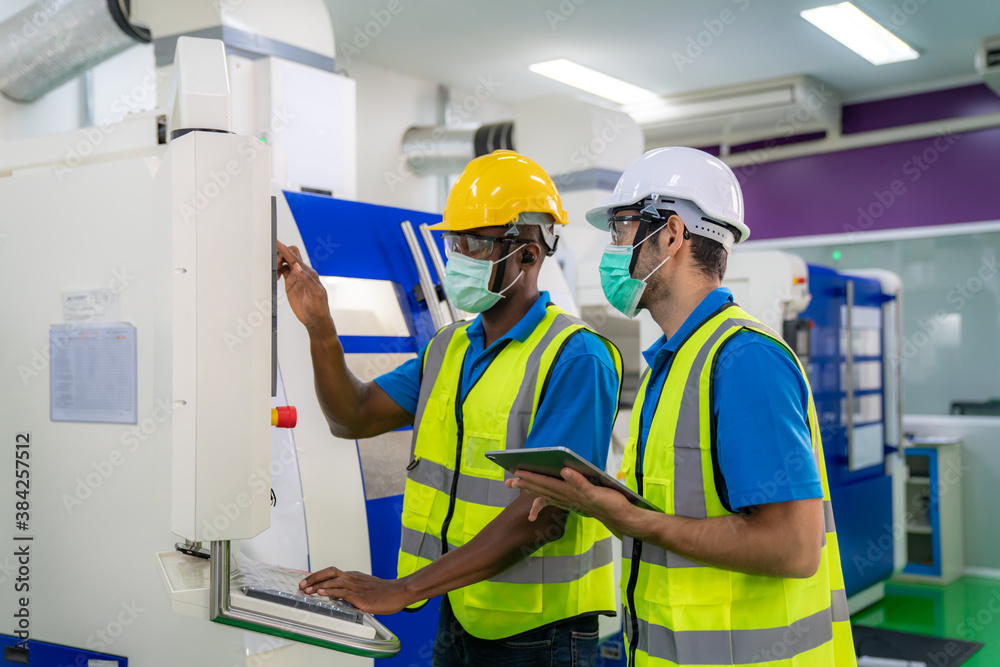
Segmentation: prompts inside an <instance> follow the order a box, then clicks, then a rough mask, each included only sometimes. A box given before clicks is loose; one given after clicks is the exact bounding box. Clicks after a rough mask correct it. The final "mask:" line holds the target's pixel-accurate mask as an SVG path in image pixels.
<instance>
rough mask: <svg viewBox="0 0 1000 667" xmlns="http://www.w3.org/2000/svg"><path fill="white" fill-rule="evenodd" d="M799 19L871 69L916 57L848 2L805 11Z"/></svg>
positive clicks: (911, 50) (915, 53) (895, 38)
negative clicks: (850, 52)
mask: <svg viewBox="0 0 1000 667" xmlns="http://www.w3.org/2000/svg"><path fill="white" fill-rule="evenodd" d="M799 15H800V16H801V17H802V18H804V19H805V20H806V21H809V22H810V23H812V24H813V25H814V26H816V27H817V28H819V29H820V30H822V31H823V32H825V33H826V34H828V35H830V37H833V38H834V39H835V40H837V41H838V42H840V43H841V44H843V45H844V46H846V47H847V48H849V49H850V50H852V51H854V52H855V53H857V54H858V55H859V56H861V57H862V58H864V59H865V60H867V61H868V62H870V63H872V64H873V65H885V64H887V63H898V62H900V61H903V60H913V59H915V58H917V57H919V56H920V54H919V53H917V52H916V51H914V50H913V49H912V48H910V46H909V45H908V44H907V43H906V42H904V41H902V40H901V39H899V38H898V37H896V36H895V35H893V34H892V33H891V32H889V31H888V30H886V29H885V28H883V27H882V26H881V25H879V24H878V23H876V22H875V21H874V20H872V19H871V17H869V16H868V15H867V14H865V13H864V12H863V11H861V10H860V9H858V8H857V7H855V6H854V5H852V4H851V3H849V2H842V3H840V4H839V5H828V6H826V7H817V8H816V9H807V10H805V11H803V12H799Z"/></svg>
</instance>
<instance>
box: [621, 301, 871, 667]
mask: <svg viewBox="0 0 1000 667" xmlns="http://www.w3.org/2000/svg"><path fill="white" fill-rule="evenodd" d="M742 329H749V330H752V331H756V332H759V333H761V334H763V335H765V336H767V337H769V338H771V339H773V340H774V341H775V342H777V343H778V344H779V345H781V346H782V347H783V348H784V349H785V350H787V351H788V354H789V355H790V356H791V357H792V358H793V359H796V357H795V354H794V353H792V351H791V350H790V349H788V347H787V346H786V345H785V344H784V342H783V341H782V340H781V337H780V336H778V334H776V333H775V332H774V331H772V330H771V329H769V328H767V327H766V326H765V325H764V324H763V323H761V322H760V321H759V320H756V319H754V318H753V317H752V316H750V315H749V314H747V313H746V312H745V311H743V310H742V309H740V308H739V307H737V306H735V304H732V303H730V304H727V305H726V306H723V307H722V308H721V309H719V310H718V311H716V312H715V313H714V314H713V315H711V316H709V317H708V318H707V319H706V320H705V321H704V322H702V323H701V324H700V325H699V327H698V328H697V329H696V330H695V331H693V332H692V333H691V334H690V335H689V336H688V338H687V339H686V340H685V341H684V342H683V343H681V345H680V347H679V348H678V350H677V351H676V352H675V353H674V358H673V360H672V362H671V365H670V369H669V371H668V372H667V378H666V381H665V384H664V387H663V393H662V394H661V397H660V400H659V403H657V406H656V412H655V415H654V417H653V422H652V424H650V430H649V441H648V442H647V443H646V447H645V453H644V455H643V457H642V462H641V463H642V468H641V471H637V467H638V465H637V452H638V451H641V449H640V446H639V439H640V438H641V436H642V427H643V425H642V405H643V402H644V401H645V398H646V387H647V385H648V383H649V374H648V373H647V374H646V377H645V378H644V379H643V381H642V383H641V384H640V387H639V393H638V395H637V397H636V401H635V406H634V407H633V411H632V420H631V423H630V427H629V439H628V443H627V445H626V449H625V457H624V462H623V465H622V471H623V472H624V473H625V475H626V478H627V484H628V486H629V488H631V489H633V490H635V491H637V492H639V493H641V494H642V495H643V496H644V497H646V498H647V499H648V500H650V501H651V502H652V503H654V504H655V505H657V506H659V507H662V508H663V509H664V510H665V511H666V513H667V514H673V515H677V516H685V517H690V518H694V519H705V518H708V517H718V516H725V515H728V514H730V512H729V511H728V510H727V509H726V508H725V507H724V506H723V504H722V500H721V499H720V496H719V492H718V488H717V487H716V474H717V472H718V471H717V469H716V464H715V463H714V462H713V445H714V442H713V440H714V436H715V432H714V428H713V418H712V374H713V370H714V366H715V361H716V359H717V357H718V353H719V350H720V349H721V348H722V346H723V345H725V343H726V341H728V340H729V339H730V338H732V337H733V336H734V335H735V334H736V333H738V332H739V331H741V330H742ZM796 363H798V362H797V359H796ZM799 370H800V371H802V366H801V364H800V365H799ZM802 374H803V377H805V372H804V371H802ZM807 386H808V384H807ZM754 390H755V389H754V387H747V391H754ZM809 430H810V432H811V433H812V445H813V454H814V456H815V458H816V463H817V465H818V468H819V475H820V479H821V480H822V485H823V506H824V509H825V522H826V536H825V538H826V539H825V540H824V544H823V549H822V557H821V561H820V565H819V569H818V571H817V572H816V574H815V575H813V576H812V577H809V578H808V579H782V578H777V577H764V576H755V575H750V574H742V573H739V572H731V571H728V570H721V569H717V568H714V567H709V566H706V565H701V564H699V563H695V562H692V561H690V560H687V559H686V558H683V557H681V556H679V555H678V554H675V553H672V552H670V551H668V550H666V549H663V548H661V547H658V546H655V545H652V544H648V543H644V542H641V541H640V540H634V539H632V538H630V537H626V538H625V539H624V540H623V544H622V576H621V593H622V601H623V605H624V607H625V619H624V626H625V633H626V637H627V641H626V646H627V647H628V650H629V656H630V661H629V663H630V664H631V665H651V666H652V665H655V666H657V667H659V666H665V665H699V666H706V665H756V666H760V665H767V666H769V667H800V666H801V667H833V666H836V667H841V666H843V665H852V666H853V665H855V664H856V661H855V657H854V644H853V641H852V639H851V626H850V618H849V614H848V611H847V597H846V595H845V593H844V577H843V572H842V571H841V569H840V552H839V551H838V547H837V533H836V530H835V528H834V524H833V510H832V509H831V506H830V489H829V486H828V484H827V479H826V465H825V463H824V459H823V444H822V442H821V441H820V429H819V422H818V420H817V418H816V408H815V406H814V405H813V400H812V393H811V390H810V395H809ZM637 472H640V473H641V474H637Z"/></svg>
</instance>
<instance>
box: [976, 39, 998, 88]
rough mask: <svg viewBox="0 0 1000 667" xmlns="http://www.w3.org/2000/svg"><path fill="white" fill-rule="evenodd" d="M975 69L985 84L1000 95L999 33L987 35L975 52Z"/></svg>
mask: <svg viewBox="0 0 1000 667" xmlns="http://www.w3.org/2000/svg"><path fill="white" fill-rule="evenodd" d="M976 71H977V72H979V76H981V77H983V81H984V82H985V83H986V85H987V86H989V87H990V88H992V89H993V92H995V93H996V94H997V95H1000V35H994V36H993V37H987V38H986V39H984V40H983V41H982V42H981V43H980V44H979V51H977V52H976Z"/></svg>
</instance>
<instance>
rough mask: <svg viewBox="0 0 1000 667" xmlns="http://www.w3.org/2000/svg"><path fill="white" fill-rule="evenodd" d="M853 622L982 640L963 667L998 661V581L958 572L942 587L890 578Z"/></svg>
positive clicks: (981, 666)
mask: <svg viewBox="0 0 1000 667" xmlns="http://www.w3.org/2000/svg"><path fill="white" fill-rule="evenodd" d="M885 593H886V595H885V598H883V599H882V600H880V601H879V602H877V603H875V604H873V605H872V606H870V607H867V608H866V609H863V610H862V611H860V612H858V613H857V614H855V615H854V616H853V617H852V618H851V622H852V623H854V624H856V625H865V626H869V627H876V628H886V629H888V630H897V631H899V632H913V633H917V634H922V635H932V636H935V637H948V638H951V639H962V640H965V641H975V642H981V643H983V644H984V645H985V646H984V647H983V648H982V649H981V650H980V651H979V652H978V653H976V654H975V655H974V656H973V657H972V658H971V659H970V660H969V661H968V662H966V663H965V664H964V665H963V667H997V666H998V665H1000V580H998V579H981V578H978V577H963V578H961V579H958V580H956V581H954V582H952V583H950V584H948V585H947V586H938V585H934V584H911V583H902V582H890V583H888V584H886V587H885Z"/></svg>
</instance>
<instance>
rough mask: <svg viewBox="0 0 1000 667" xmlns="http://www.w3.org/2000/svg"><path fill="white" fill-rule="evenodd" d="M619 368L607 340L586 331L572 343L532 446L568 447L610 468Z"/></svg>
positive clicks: (538, 418) (558, 366)
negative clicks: (609, 453) (609, 460)
mask: <svg viewBox="0 0 1000 667" xmlns="http://www.w3.org/2000/svg"><path fill="white" fill-rule="evenodd" d="M618 383H619V379H618V371H617V369H616V368H615V364H614V360H613V359H612V358H611V353H610V352H609V351H608V348H607V347H605V346H604V342H603V341H601V340H600V339H599V338H598V337H597V336H595V335H594V334H592V333H589V332H586V331H582V332H580V333H578V334H575V335H574V336H572V337H571V338H570V339H569V340H568V341H567V343H566V347H564V348H563V350H562V352H561V353H560V354H559V357H558V358H557V359H556V361H555V364H554V366H553V368H552V375H551V376H550V378H549V385H548V387H547V388H546V391H545V396H544V397H543V398H542V404H541V405H540V406H539V407H538V412H537V413H536V414H535V421H534V424H533V425H532V428H531V432H530V433H529V434H528V438H527V441H526V442H525V443H524V446H525V447H526V448H530V447H566V448H567V449H570V450H572V451H574V452H576V453H577V454H579V455H580V457H581V458H583V459H585V460H587V461H590V462H591V463H592V464H594V465H595V466H597V467H598V468H600V469H601V470H604V467H605V466H606V465H607V461H608V449H609V447H610V446H611V428H612V426H613V425H614V420H615V413H616V411H617V409H618Z"/></svg>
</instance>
